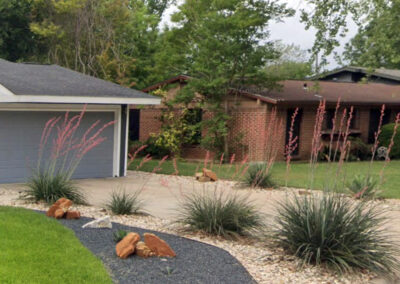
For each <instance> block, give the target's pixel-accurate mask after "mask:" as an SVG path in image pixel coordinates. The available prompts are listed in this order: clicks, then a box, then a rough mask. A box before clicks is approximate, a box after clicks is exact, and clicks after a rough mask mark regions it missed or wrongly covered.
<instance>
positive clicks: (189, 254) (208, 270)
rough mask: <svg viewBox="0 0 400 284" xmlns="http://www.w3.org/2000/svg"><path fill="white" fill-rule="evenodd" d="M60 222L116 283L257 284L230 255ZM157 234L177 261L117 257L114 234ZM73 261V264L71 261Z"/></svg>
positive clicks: (180, 241) (176, 240) (182, 241)
mask: <svg viewBox="0 0 400 284" xmlns="http://www.w3.org/2000/svg"><path fill="white" fill-rule="evenodd" d="M91 220H92V219H90V218H85V217H82V218H81V219H79V220H65V219H61V220H60V222H61V223H62V224H63V225H64V226H66V227H68V228H70V229H72V230H73V231H74V232H75V235H76V236H77V238H78V239H79V240H80V241H81V242H82V244H83V245H84V246H86V247H87V248H88V249H89V250H90V251H92V252H93V254H95V255H96V256H97V257H99V258H100V259H101V260H102V261H103V263H104V265H105V267H106V268H107V269H108V271H109V273H110V275H111V277H112V279H113V281H114V282H116V283H207V284H209V283H230V284H232V283H255V281H254V279H253V278H252V277H251V275H250V274H249V273H248V272H247V270H246V269H245V268H244V267H243V266H242V265H241V264H240V263H239V261H237V260H236V259H235V258H234V257H233V256H232V255H231V254H229V253H228V252H227V251H225V250H223V249H220V248H217V247H214V246H211V245H208V244H204V243H200V242H197V241H193V240H190V239H186V238H182V237H179V236H175V235H170V234H165V233H159V232H154V231H151V230H144V229H140V228H135V227H129V226H124V225H121V224H116V223H113V228H112V229H111V230H110V229H88V228H86V229H82V228H81V227H82V225H83V224H85V223H87V222H89V221H91ZM117 230H125V231H127V232H137V233H139V234H140V235H141V237H142V236H143V233H146V232H150V233H155V234H156V235H157V236H159V237H160V238H162V239H164V240H165V241H166V242H167V243H168V244H169V245H170V246H171V248H172V249H173V250H174V251H175V252H176V254H177V257H176V258H158V257H150V258H141V257H138V256H136V255H133V256H130V257H129V258H128V259H120V258H118V257H117V255H116V253H115V242H114V241H113V232H115V231H117ZM71 261H73V260H71Z"/></svg>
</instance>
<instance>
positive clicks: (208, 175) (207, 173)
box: [203, 168, 218, 181]
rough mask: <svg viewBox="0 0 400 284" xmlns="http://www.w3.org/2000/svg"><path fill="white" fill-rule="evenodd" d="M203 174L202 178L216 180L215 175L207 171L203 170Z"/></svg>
mask: <svg viewBox="0 0 400 284" xmlns="http://www.w3.org/2000/svg"><path fill="white" fill-rule="evenodd" d="M203 174H204V176H206V177H209V178H210V179H211V180H212V181H217V180H218V177H217V174H216V173H214V172H213V171H211V170H209V169H206V168H203Z"/></svg>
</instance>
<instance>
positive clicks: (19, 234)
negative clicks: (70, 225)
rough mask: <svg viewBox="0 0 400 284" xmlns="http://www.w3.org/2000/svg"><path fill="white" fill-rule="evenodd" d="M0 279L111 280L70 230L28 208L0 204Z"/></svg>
mask: <svg viewBox="0 0 400 284" xmlns="http://www.w3.org/2000/svg"><path fill="white" fill-rule="evenodd" d="M0 239H1V241H0V283H112V281H111V279H110V277H109V275H108V273H107V271H106V269H105V268H104V266H103V264H102V262H101V261H100V260H99V259H97V258H96V257H95V256H94V255H93V254H92V253H91V252H90V251H89V250H88V249H86V248H85V247H84V246H83V245H82V244H81V243H80V242H79V240H78V239H77V238H76V237H75V235H74V233H73V232H72V231H71V230H69V229H66V228H65V227H63V226H62V225H61V224H59V223H58V222H57V221H56V220H54V219H50V218H48V217H46V216H45V215H43V214H39V213H36V212H34V211H31V210H26V209H21V208H12V207H0Z"/></svg>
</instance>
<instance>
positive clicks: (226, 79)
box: [155, 0, 293, 156]
mask: <svg viewBox="0 0 400 284" xmlns="http://www.w3.org/2000/svg"><path fill="white" fill-rule="evenodd" d="M292 13H293V11H292V10H290V9H287V8H286V5H285V4H278V1H267V2H265V1H259V0H256V1H251V2H248V1H244V0H228V1H223V2H221V1H215V0H206V1H193V0H186V1H185V2H184V3H183V4H181V5H180V6H179V7H178V11H177V12H175V13H174V14H173V15H172V17H171V21H172V23H173V26H172V27H171V28H170V29H169V30H165V31H164V35H163V38H162V42H163V45H164V48H163V49H161V50H160V52H158V53H157V54H156V67H155V69H157V70H160V69H164V70H169V72H173V73H175V74H176V73H185V74H189V75H191V76H193V79H192V80H190V81H189V82H188V84H187V85H186V86H185V88H182V90H181V92H180V94H179V100H180V102H185V103H188V102H191V101H192V100H193V99H194V98H195V96H196V94H201V95H202V104H203V105H204V108H206V109H207V110H209V111H210V112H212V113H213V116H212V118H210V119H209V120H208V121H207V123H206V124H203V127H204V128H207V127H208V128H207V131H208V132H207V134H208V135H207V138H206V139H205V140H204V141H202V142H203V143H202V144H203V146H206V147H208V148H209V149H210V148H212V150H216V152H225V156H229V153H228V152H229V145H228V143H227V128H228V120H229V115H228V109H227V106H226V105H224V104H223V101H224V99H225V98H226V96H228V95H231V94H230V91H231V90H232V88H234V89H237V88H240V87H242V86H243V85H244V84H246V85H248V84H253V83H254V84H256V83H258V84H262V85H263V86H274V85H275V81H274V82H271V80H270V79H269V78H268V77H266V76H265V72H262V68H263V67H264V66H265V65H266V63H267V62H268V61H270V60H273V59H275V58H277V56H278V53H279V52H278V51H277V50H276V49H275V47H274V45H273V43H272V42H271V41H268V24H269V22H270V21H273V20H277V19H280V18H282V17H286V16H289V15H291V14H292ZM171 75H172V74H171ZM203 105H200V107H203Z"/></svg>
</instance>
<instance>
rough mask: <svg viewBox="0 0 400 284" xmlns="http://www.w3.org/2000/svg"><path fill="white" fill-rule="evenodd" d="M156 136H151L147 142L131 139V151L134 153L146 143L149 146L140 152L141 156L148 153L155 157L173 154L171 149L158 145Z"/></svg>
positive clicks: (159, 157)
mask: <svg viewBox="0 0 400 284" xmlns="http://www.w3.org/2000/svg"><path fill="white" fill-rule="evenodd" d="M155 139H156V138H155V137H150V138H149V139H147V140H146V141H145V142H140V141H131V142H130V143H129V152H130V153H131V154H133V153H134V152H135V151H136V150H137V149H139V148H140V147H141V146H143V145H146V146H147V147H146V148H144V149H143V150H142V151H140V152H139V153H138V156H139V157H144V156H146V155H150V156H151V157H152V158H154V159H162V158H163V157H165V156H167V155H168V156H171V151H170V149H168V148H166V147H164V146H158V145H157V144H156V143H155Z"/></svg>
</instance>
